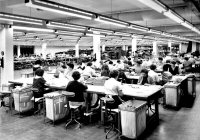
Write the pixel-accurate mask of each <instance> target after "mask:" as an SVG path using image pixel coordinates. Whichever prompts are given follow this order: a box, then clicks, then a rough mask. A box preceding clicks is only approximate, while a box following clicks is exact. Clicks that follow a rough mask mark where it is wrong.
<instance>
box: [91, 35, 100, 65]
mask: <svg viewBox="0 0 200 140" xmlns="http://www.w3.org/2000/svg"><path fill="white" fill-rule="evenodd" d="M94 34H96V35H94V36H93V53H94V54H95V55H96V59H97V61H96V62H97V63H99V62H100V61H101V50H100V44H101V38H100V36H99V35H98V34H100V33H99V32H94Z"/></svg>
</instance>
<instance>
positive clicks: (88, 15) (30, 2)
mask: <svg viewBox="0 0 200 140" xmlns="http://www.w3.org/2000/svg"><path fill="white" fill-rule="evenodd" d="M139 1H140V2H142V3H144V4H145V5H147V6H149V7H151V8H152V9H155V10H156V11H158V12H160V13H163V14H164V15H166V16H167V17H169V18H171V19H173V20H174V21H176V22H178V23H180V24H181V25H183V26H185V27H187V28H189V29H191V30H192V31H194V32H197V33H198V34H200V30H199V29H198V28H196V27H194V26H193V25H192V24H191V23H189V22H188V21H186V20H185V19H184V18H182V17H181V16H180V15H178V14H177V13H175V12H174V11H172V10H171V9H169V8H168V7H167V6H165V5H164V4H163V3H161V2H160V1H158V0H139ZM25 3H26V6H29V7H33V8H39V9H43V10H47V11H51V12H56V13H60V14H65V15H71V16H76V17H80V18H84V19H94V20H95V21H100V22H103V23H108V24H113V25H116V26H120V27H128V28H132V29H135V30H140V31H145V32H150V33H155V34H159V35H164V36H167V37H174V38H179V39H184V40H185V39H186V38H182V37H180V36H177V35H172V34H169V33H166V32H161V31H158V30H153V29H150V28H147V27H144V26H139V25H135V24H132V23H129V22H125V21H121V20H118V19H113V18H110V17H106V16H103V15H99V14H97V13H93V12H89V11H85V10H81V9H77V8H74V7H71V6H67V5H62V4H59V3H55V2H52V1H48V0H46V1H41V0H26V1H25ZM192 41H196V40H192Z"/></svg>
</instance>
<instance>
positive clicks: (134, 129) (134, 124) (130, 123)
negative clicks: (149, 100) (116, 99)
mask: <svg viewBox="0 0 200 140" xmlns="http://www.w3.org/2000/svg"><path fill="white" fill-rule="evenodd" d="M146 109H147V106H146V102H144V101H138V100H132V101H127V102H125V103H123V104H121V105H119V110H120V114H121V128H122V135H123V136H125V137H128V138H132V139H135V138H137V137H138V136H139V135H141V134H142V132H143V131H144V130H145V129H146Z"/></svg>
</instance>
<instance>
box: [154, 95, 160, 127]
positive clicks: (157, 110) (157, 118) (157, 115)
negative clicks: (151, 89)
mask: <svg viewBox="0 0 200 140" xmlns="http://www.w3.org/2000/svg"><path fill="white" fill-rule="evenodd" d="M154 103H155V121H156V123H157V124H158V123H159V106H158V97H155V98H154Z"/></svg>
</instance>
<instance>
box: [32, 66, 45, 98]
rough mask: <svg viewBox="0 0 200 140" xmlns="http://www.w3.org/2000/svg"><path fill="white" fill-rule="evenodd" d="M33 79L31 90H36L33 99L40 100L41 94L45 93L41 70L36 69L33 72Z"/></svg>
mask: <svg viewBox="0 0 200 140" xmlns="http://www.w3.org/2000/svg"><path fill="white" fill-rule="evenodd" d="M35 75H36V76H35V77H34V79H33V88H36V89H38V92H37V94H36V93H35V94H34V97H35V98H40V97H43V94H45V93H46V91H45V88H46V85H45V84H46V80H44V78H43V75H44V70H43V69H40V68H39V69H37V70H36V71H35Z"/></svg>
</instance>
